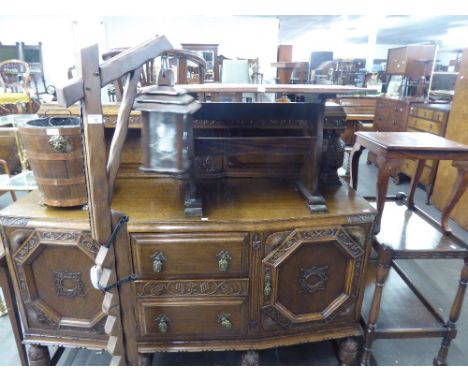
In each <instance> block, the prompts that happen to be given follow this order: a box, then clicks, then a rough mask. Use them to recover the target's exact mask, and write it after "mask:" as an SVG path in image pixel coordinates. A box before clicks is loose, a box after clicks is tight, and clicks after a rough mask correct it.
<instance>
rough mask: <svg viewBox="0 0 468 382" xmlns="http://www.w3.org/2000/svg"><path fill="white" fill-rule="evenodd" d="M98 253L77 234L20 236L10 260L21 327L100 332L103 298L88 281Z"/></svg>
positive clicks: (46, 232)
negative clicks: (20, 309) (20, 308)
mask: <svg viewBox="0 0 468 382" xmlns="http://www.w3.org/2000/svg"><path fill="white" fill-rule="evenodd" d="M98 249H99V247H98V245H97V243H95V242H94V241H93V240H92V239H91V237H89V236H87V235H86V234H83V233H81V232H57V231H42V230H35V231H32V232H30V233H29V235H28V236H27V237H25V240H24V241H23V242H22V243H21V245H20V246H19V247H18V248H17V249H16V250H15V251H14V252H13V255H12V259H13V264H14V267H15V272H16V277H17V279H18V285H19V289H20V291H19V292H20V295H21V300H22V302H23V306H24V308H25V314H26V320H25V327H26V329H30V330H33V331H37V330H40V331H44V330H46V331H47V330H53V332H54V334H55V333H57V330H60V331H61V332H70V331H72V332H79V333H80V335H82V334H84V335H87V334H88V335H92V336H96V334H103V333H104V323H105V315H104V313H103V312H102V309H101V305H102V298H103V295H102V293H101V292H100V291H98V290H96V289H94V288H93V286H92V285H91V280H90V277H89V270H90V268H91V267H92V266H93V264H94V258H95V256H96V255H97V252H98Z"/></svg>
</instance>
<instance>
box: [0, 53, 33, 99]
mask: <svg viewBox="0 0 468 382" xmlns="http://www.w3.org/2000/svg"><path fill="white" fill-rule="evenodd" d="M30 80H31V75H30V70H29V65H28V63H27V62H24V61H21V60H6V61H3V62H0V87H1V88H3V92H4V93H24V94H26V95H27V96H28V97H30V95H29V82H30Z"/></svg>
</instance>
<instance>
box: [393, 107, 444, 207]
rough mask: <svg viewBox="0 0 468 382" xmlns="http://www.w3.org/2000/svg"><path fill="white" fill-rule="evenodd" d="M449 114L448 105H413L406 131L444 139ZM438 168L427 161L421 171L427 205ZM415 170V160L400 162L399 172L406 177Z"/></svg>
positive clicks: (436, 163) (437, 163) (436, 162)
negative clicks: (424, 133) (429, 134)
mask: <svg viewBox="0 0 468 382" xmlns="http://www.w3.org/2000/svg"><path fill="white" fill-rule="evenodd" d="M449 114H450V105H449V104H434V103H422V102H421V103H414V104H412V105H411V107H410V110H409V115H408V120H407V124H406V125H407V129H406V131H413V132H427V133H431V134H434V135H438V136H441V137H445V131H446V129H447V121H448V117H449ZM438 167H439V162H438V161H432V160H428V161H426V162H425V165H424V169H423V170H422V174H421V178H420V180H419V183H420V184H422V185H424V187H425V189H426V195H427V200H426V202H427V203H429V202H430V198H431V195H432V191H433V189H434V183H435V178H436V175H437V169H438ZM416 168H417V161H416V160H412V159H405V160H403V162H402V165H401V168H400V170H401V172H402V173H403V174H405V175H406V176H408V177H410V178H413V177H414V174H415V172H416Z"/></svg>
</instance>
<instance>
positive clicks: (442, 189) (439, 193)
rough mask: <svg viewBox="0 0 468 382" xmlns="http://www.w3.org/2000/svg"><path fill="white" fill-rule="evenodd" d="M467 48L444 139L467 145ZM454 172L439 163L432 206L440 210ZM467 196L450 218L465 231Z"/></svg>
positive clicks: (444, 164) (446, 163)
mask: <svg viewBox="0 0 468 382" xmlns="http://www.w3.org/2000/svg"><path fill="white" fill-rule="evenodd" d="M467 99H468V48H466V49H464V50H463V55H462V59H461V64H460V70H459V72H458V77H457V82H456V85H455V94H454V97H453V101H452V110H451V112H450V117H449V119H448V123H447V132H446V135H445V137H446V138H449V139H452V140H454V141H457V142H460V143H464V144H468V129H467V122H466V120H467V115H468V104H467V102H466V100H467ZM456 175H457V174H456V170H455V168H453V167H452V166H451V165H450V161H443V162H441V163H440V166H439V171H438V173H437V178H436V184H435V189H434V195H433V198H432V199H433V203H434V205H435V206H436V207H437V208H439V209H442V208H443V206H445V205H446V202H447V200H448V198H449V196H450V193H451V191H452V190H453V185H454V183H455V179H456ZM467 211H468V194H466V193H465V195H464V196H463V197H462V199H461V200H460V201H459V202H458V204H457V206H456V207H455V209H454V210H453V212H452V214H451V215H450V217H451V218H452V219H454V220H455V221H456V222H457V223H458V224H459V225H461V226H462V227H463V228H464V229H465V230H468V214H467Z"/></svg>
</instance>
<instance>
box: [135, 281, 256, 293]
mask: <svg viewBox="0 0 468 382" xmlns="http://www.w3.org/2000/svg"><path fill="white" fill-rule="evenodd" d="M135 285H136V293H137V296H138V297H160V296H178V297H181V296H247V295H248V290H249V281H248V280H188V281H180V280H177V281H151V282H146V283H141V282H137V283H135Z"/></svg>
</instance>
